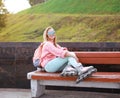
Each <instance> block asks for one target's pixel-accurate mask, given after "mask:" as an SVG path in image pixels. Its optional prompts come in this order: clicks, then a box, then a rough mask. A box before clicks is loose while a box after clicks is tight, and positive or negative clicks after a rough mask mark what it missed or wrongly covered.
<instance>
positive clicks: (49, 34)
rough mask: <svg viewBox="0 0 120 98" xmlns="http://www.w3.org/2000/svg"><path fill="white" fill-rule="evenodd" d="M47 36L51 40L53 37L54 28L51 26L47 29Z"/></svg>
mask: <svg viewBox="0 0 120 98" xmlns="http://www.w3.org/2000/svg"><path fill="white" fill-rule="evenodd" d="M48 37H49V38H50V39H51V40H53V39H54V38H55V31H54V29H52V28H51V29H49V30H48Z"/></svg>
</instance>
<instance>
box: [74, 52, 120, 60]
mask: <svg viewBox="0 0 120 98" xmlns="http://www.w3.org/2000/svg"><path fill="white" fill-rule="evenodd" d="M75 53H76V55H77V56H78V57H79V58H84V57H96V58H97V57H98V58H100V57H104V58H120V52H115V51H114V52H113V51H111V52H107V51H104V52H100V51H97V52H88V51H84V52H75Z"/></svg>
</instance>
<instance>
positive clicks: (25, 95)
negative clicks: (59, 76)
mask: <svg viewBox="0 0 120 98" xmlns="http://www.w3.org/2000/svg"><path fill="white" fill-rule="evenodd" d="M0 98H31V93H30V89H7V88H1V89H0ZM40 98H120V94H113V93H100V92H86V91H62V90H46V93H45V94H44V95H43V96H41V97H40Z"/></svg>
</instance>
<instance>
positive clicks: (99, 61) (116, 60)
mask: <svg viewBox="0 0 120 98" xmlns="http://www.w3.org/2000/svg"><path fill="white" fill-rule="evenodd" d="M79 61H80V62H81V63H82V64H101V65H102V64H120V58H95V57H94V58H79Z"/></svg>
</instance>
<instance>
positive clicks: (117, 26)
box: [0, 14, 120, 42]
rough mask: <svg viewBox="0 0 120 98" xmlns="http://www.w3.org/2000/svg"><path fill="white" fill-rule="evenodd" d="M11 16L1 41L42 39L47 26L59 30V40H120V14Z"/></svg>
mask: <svg viewBox="0 0 120 98" xmlns="http://www.w3.org/2000/svg"><path fill="white" fill-rule="evenodd" d="M15 17H16V18H14V17H13V16H9V19H8V23H7V26H6V28H4V29H2V32H1V33H0V41H15V42H18V41H20V42H21V41H23V42H25V41H27V42H29V41H30V42H38V41H42V34H43V31H44V29H45V28H46V27H47V26H53V27H54V28H55V30H56V34H57V36H58V37H57V39H58V41H66V42H72V41H74V42H101V41H106V42H112V41H116V42H119V41H120V15H79V14H74V15H73V14H33V15H32V14H25V15H20V14H16V15H15Z"/></svg>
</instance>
